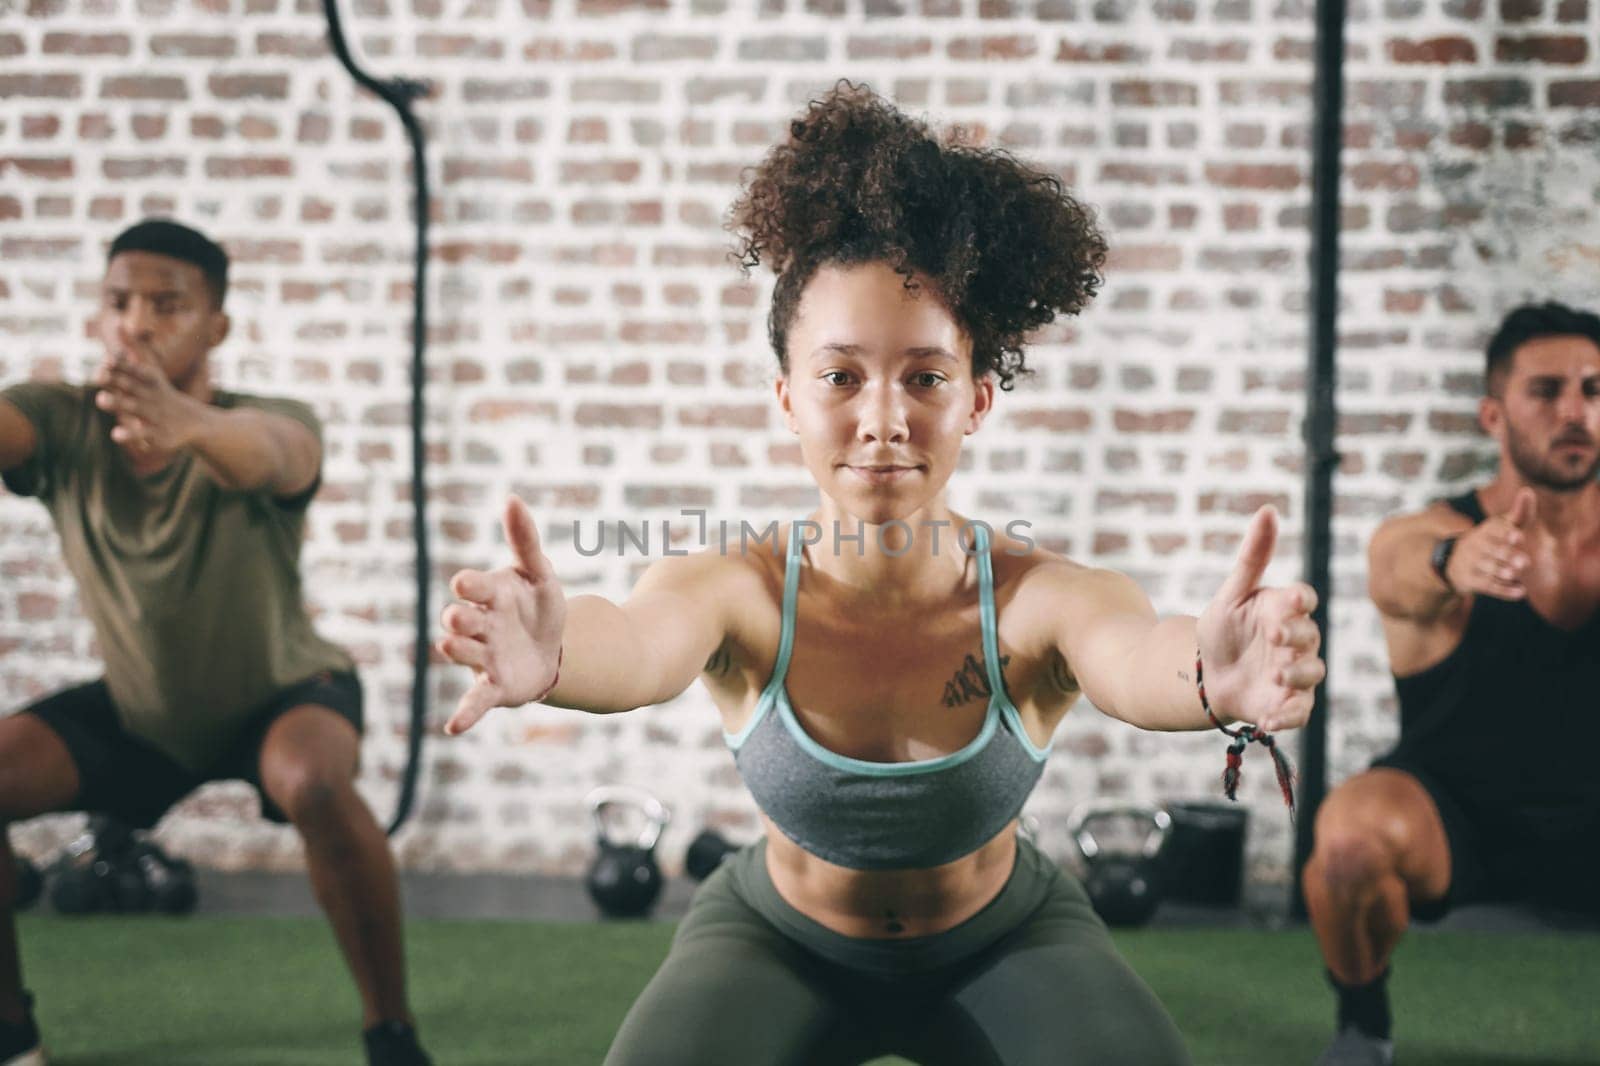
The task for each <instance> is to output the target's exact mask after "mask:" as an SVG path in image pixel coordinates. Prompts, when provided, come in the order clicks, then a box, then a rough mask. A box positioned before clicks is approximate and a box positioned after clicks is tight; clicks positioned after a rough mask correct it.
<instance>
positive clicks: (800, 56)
mask: <svg viewBox="0 0 1600 1066" xmlns="http://www.w3.org/2000/svg"><path fill="white" fill-rule="evenodd" d="M737 55H738V57H739V59H740V61H742V62H745V63H821V62H825V61H826V60H827V58H828V41H827V38H825V37H797V36H793V35H792V34H774V35H772V36H769V37H747V38H745V39H743V40H741V41H740V42H739V44H738V49H737Z"/></svg>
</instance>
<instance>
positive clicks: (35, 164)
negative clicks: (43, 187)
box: [0, 155, 74, 181]
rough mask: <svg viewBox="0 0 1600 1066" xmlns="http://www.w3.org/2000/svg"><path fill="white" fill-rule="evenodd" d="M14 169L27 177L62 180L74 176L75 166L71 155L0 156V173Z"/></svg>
mask: <svg viewBox="0 0 1600 1066" xmlns="http://www.w3.org/2000/svg"><path fill="white" fill-rule="evenodd" d="M13 169H14V170H16V171H17V172H18V173H20V174H22V175H24V176H25V177H30V178H40V179H42V180H45V181H62V180H66V179H70V178H71V177H72V175H73V169H74V168H73V161H72V158H71V157H69V156H14V155H13V156H0V174H4V173H5V172H6V171H7V170H13Z"/></svg>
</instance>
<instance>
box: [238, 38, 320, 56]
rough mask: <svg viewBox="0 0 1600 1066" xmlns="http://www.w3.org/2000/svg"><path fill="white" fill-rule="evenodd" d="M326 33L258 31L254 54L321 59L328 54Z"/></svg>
mask: <svg viewBox="0 0 1600 1066" xmlns="http://www.w3.org/2000/svg"><path fill="white" fill-rule="evenodd" d="M329 51H330V49H329V45H328V36H327V34H326V33H258V34H256V38H255V54H256V55H258V56H277V57H282V58H285V59H321V58H323V57H324V56H326V55H328V54H329Z"/></svg>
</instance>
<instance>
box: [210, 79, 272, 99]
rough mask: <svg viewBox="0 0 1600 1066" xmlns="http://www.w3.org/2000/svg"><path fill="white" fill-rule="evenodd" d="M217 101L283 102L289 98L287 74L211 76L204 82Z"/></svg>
mask: <svg viewBox="0 0 1600 1066" xmlns="http://www.w3.org/2000/svg"><path fill="white" fill-rule="evenodd" d="M206 87H207V89H209V90H210V92H211V95H212V96H214V97H216V98H217V99H219V100H284V99H287V98H288V96H289V76H288V75H287V74H213V75H211V77H210V78H208V79H207V80H206Z"/></svg>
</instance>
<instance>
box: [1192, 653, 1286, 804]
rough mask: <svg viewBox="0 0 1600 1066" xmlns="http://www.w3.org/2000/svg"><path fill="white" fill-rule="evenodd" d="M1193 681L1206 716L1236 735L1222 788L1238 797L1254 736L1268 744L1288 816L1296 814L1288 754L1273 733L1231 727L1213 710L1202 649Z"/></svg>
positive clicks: (1196, 663)
mask: <svg viewBox="0 0 1600 1066" xmlns="http://www.w3.org/2000/svg"><path fill="white" fill-rule="evenodd" d="M1194 685H1195V688H1197V689H1198V690H1199V691H1200V707H1201V709H1202V710H1204V711H1205V712H1206V717H1207V718H1209V719H1211V724H1212V725H1214V726H1216V727H1217V728H1218V729H1220V730H1222V732H1223V733H1225V734H1227V735H1228V736H1230V737H1232V738H1233V743H1232V744H1229V745H1228V765H1227V768H1226V769H1224V770H1223V771H1222V791H1223V793H1224V794H1225V795H1226V796H1227V797H1228V798H1229V799H1231V800H1238V798H1239V797H1238V792H1239V775H1240V768H1241V767H1242V766H1243V765H1244V749H1245V747H1246V746H1247V745H1248V744H1249V743H1250V742H1251V741H1252V740H1253V741H1255V742H1256V743H1257V744H1262V745H1265V746H1266V749H1267V750H1268V751H1270V752H1271V753H1272V767H1273V769H1274V770H1275V771H1277V774H1278V788H1279V790H1281V791H1282V792H1283V802H1284V805H1285V806H1287V807H1288V808H1289V817H1290V818H1293V817H1294V768H1293V767H1292V766H1290V765H1289V757H1288V756H1287V755H1285V754H1284V753H1283V752H1282V751H1280V750H1278V743H1277V741H1276V740H1274V739H1273V737H1272V734H1271V733H1268V732H1265V731H1263V730H1261V729H1259V728H1257V727H1256V726H1253V725H1242V726H1240V727H1239V728H1237V729H1229V728H1228V727H1227V726H1225V725H1223V724H1222V722H1221V720H1220V719H1218V718H1217V716H1216V714H1215V712H1213V711H1212V710H1211V701H1210V700H1208V699H1206V675H1205V668H1204V666H1203V665H1202V664H1201V662H1200V652H1199V650H1198V649H1196V651H1195V653H1194Z"/></svg>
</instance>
